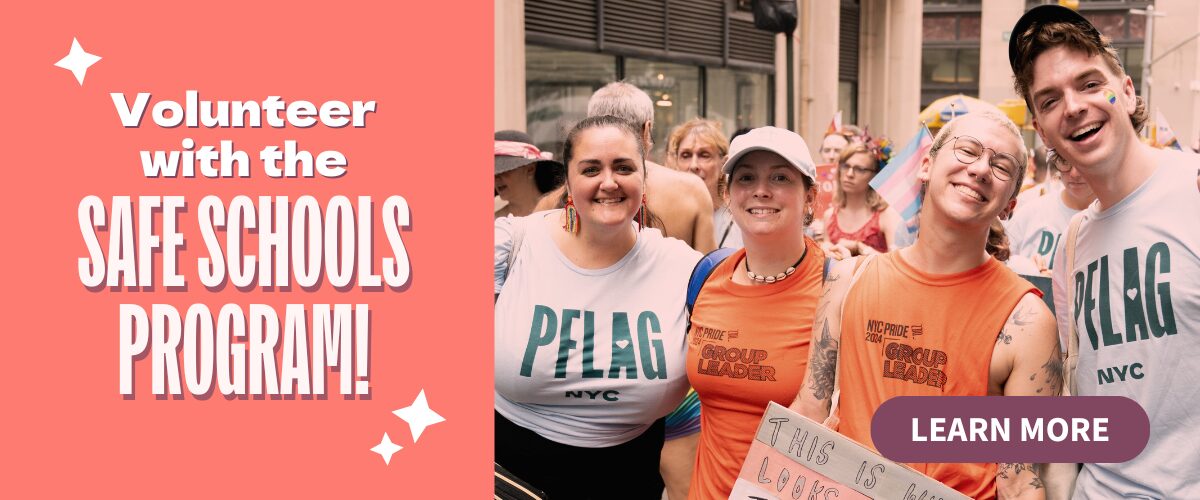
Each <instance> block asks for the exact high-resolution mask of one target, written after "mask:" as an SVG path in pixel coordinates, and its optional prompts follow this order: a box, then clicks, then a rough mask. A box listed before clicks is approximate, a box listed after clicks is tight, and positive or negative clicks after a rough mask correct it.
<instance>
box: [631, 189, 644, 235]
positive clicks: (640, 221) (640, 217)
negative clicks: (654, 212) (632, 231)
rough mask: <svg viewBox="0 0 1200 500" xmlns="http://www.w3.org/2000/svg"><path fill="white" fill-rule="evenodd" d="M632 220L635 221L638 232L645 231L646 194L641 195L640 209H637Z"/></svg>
mask: <svg viewBox="0 0 1200 500" xmlns="http://www.w3.org/2000/svg"><path fill="white" fill-rule="evenodd" d="M634 219H635V220H637V223H638V229H639V230H641V229H646V193H642V207H641V208H639V209H638V213H637V215H636V216H634Z"/></svg>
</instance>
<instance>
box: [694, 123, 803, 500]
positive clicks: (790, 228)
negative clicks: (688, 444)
mask: <svg viewBox="0 0 1200 500" xmlns="http://www.w3.org/2000/svg"><path fill="white" fill-rule="evenodd" d="M721 172H722V173H723V174H724V175H725V176H726V177H727V179H728V182H727V185H728V186H729V187H728V190H729V211H730V213H731V215H732V218H733V223H734V224H735V225H736V226H737V229H738V230H739V231H740V232H741V234H742V242H743V245H744V247H743V248H742V249H740V250H736V251H734V252H733V253H732V254H730V255H729V256H728V257H727V258H725V259H724V260H723V261H722V262H721V263H720V264H718V265H717V266H716V267H715V268H713V269H712V273H711V274H710V275H709V276H708V278H707V280H706V281H705V282H704V284H703V287H702V288H701V289H700V292H699V294H698V295H697V297H696V301H695V305H694V307H693V310H692V323H691V329H690V331H689V342H688V354H687V368H688V381H689V382H691V384H692V387H693V388H695V390H696V393H697V394H699V395H700V404H701V411H700V441H699V445H698V447H697V454H696V466H695V470H694V471H693V474H692V482H691V486H690V488H689V495H688V498H697V499H708V498H727V497H728V496H729V493H730V491H731V490H732V488H733V484H734V481H735V480H736V478H737V475H738V471H739V470H740V469H741V467H742V462H743V461H744V460H745V459H746V454H747V453H748V452H749V449H750V443H751V441H753V439H754V432H755V430H756V429H757V428H758V424H759V421H760V420H761V419H762V416H763V412H764V411H765V409H766V407H767V403H769V402H771V401H775V402H778V403H779V404H783V405H786V404H788V403H790V402H791V401H792V399H793V398H794V397H795V395H796V392H797V391H798V390H799V389H800V387H801V383H802V381H803V379H804V372H805V365H806V364H807V362H808V347H809V340H810V338H811V337H812V317H813V310H814V308H815V307H816V304H817V297H818V296H819V295H820V294H821V279H822V270H823V268H824V264H825V255H824V253H823V252H822V251H821V249H820V247H819V245H817V243H816V242H814V241H813V240H812V239H810V238H808V237H806V236H805V234H804V230H805V228H806V227H807V226H808V224H809V223H811V222H812V218H813V212H812V211H813V201H814V200H815V199H816V181H815V178H816V166H815V164H814V162H813V159H812V156H811V155H810V153H809V150H808V146H807V145H806V144H805V143H804V140H803V139H801V138H800V136H799V135H797V134H796V133H794V132H791V131H788V130H784V129H780V128H775V127H760V128H756V129H754V130H751V131H750V132H748V133H746V134H745V135H741V136H738V137H737V138H736V139H734V140H733V143H732V144H731V146H730V151H729V158H728V160H726V161H725V164H724V166H723V167H722V169H721Z"/></svg>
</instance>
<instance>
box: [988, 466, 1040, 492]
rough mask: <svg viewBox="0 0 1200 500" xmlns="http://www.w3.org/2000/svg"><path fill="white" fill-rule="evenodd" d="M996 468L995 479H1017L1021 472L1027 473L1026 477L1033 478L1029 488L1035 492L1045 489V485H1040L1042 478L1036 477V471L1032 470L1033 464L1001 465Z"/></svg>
mask: <svg viewBox="0 0 1200 500" xmlns="http://www.w3.org/2000/svg"><path fill="white" fill-rule="evenodd" d="M997 466H998V468H997V469H996V477H998V478H1000V479H1017V477H1018V476H1020V475H1021V473H1022V472H1029V474H1028V475H1032V476H1033V478H1032V479H1031V480H1030V482H1029V486H1031V487H1033V489H1035V490H1040V489H1042V488H1044V487H1045V485H1043V484H1042V478H1041V477H1040V476H1038V473H1037V469H1034V468H1033V464H1009V463H1002V464H997ZM1028 475H1027V476H1028Z"/></svg>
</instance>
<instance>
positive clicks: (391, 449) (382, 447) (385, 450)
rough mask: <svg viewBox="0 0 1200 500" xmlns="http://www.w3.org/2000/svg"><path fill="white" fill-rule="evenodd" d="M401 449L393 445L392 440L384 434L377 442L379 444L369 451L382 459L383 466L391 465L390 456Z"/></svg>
mask: <svg viewBox="0 0 1200 500" xmlns="http://www.w3.org/2000/svg"><path fill="white" fill-rule="evenodd" d="M403 449H404V447H402V446H400V445H398V444H396V443H393V442H392V438H389V437H388V435H387V433H386V432H385V433H383V439H382V440H381V441H379V444H377V445H375V446H374V447H372V448H371V451H373V452H375V453H378V454H379V456H381V457H383V463H384V465H390V464H391V463H392V455H393V454H395V453H396V452H397V451H400V450H403Z"/></svg>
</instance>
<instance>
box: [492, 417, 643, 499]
mask: <svg viewBox="0 0 1200 500" xmlns="http://www.w3.org/2000/svg"><path fill="white" fill-rule="evenodd" d="M663 429H664V420H663V419H661V418H660V419H658V420H657V421H655V422H654V424H652V425H651V426H650V428H649V429H647V430H646V432H644V433H642V435H641V436H638V437H636V438H633V440H631V441H629V442H626V443H622V444H619V445H616V446H611V447H608V448H583V447H579V446H570V445H566V444H562V443H556V442H554V441H551V440H549V439H546V438H544V437H542V436H539V435H538V434H537V433H536V432H533V431H531V430H529V429H526V428H524V427H521V426H519V425H517V424H514V423H512V422H510V421H509V420H508V419H507V418H504V417H503V416H501V415H500V413H496V463H498V464H500V465H501V466H502V467H504V468H505V469H508V470H509V472H512V473H513V475H515V476H517V477H519V478H521V479H522V480H524V481H526V482H528V483H529V484H531V485H533V486H534V487H536V488H538V489H540V490H542V491H544V492H546V494H547V495H548V496H549V497H550V498H552V499H554V500H560V499H576V498H579V499H588V498H603V499H611V498H620V499H633V500H636V499H642V498H644V499H647V500H658V499H660V498H662V492H663V480H662V476H661V475H659V473H658V460H659V456H660V455H661V454H662V445H663V433H664V430H663Z"/></svg>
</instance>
